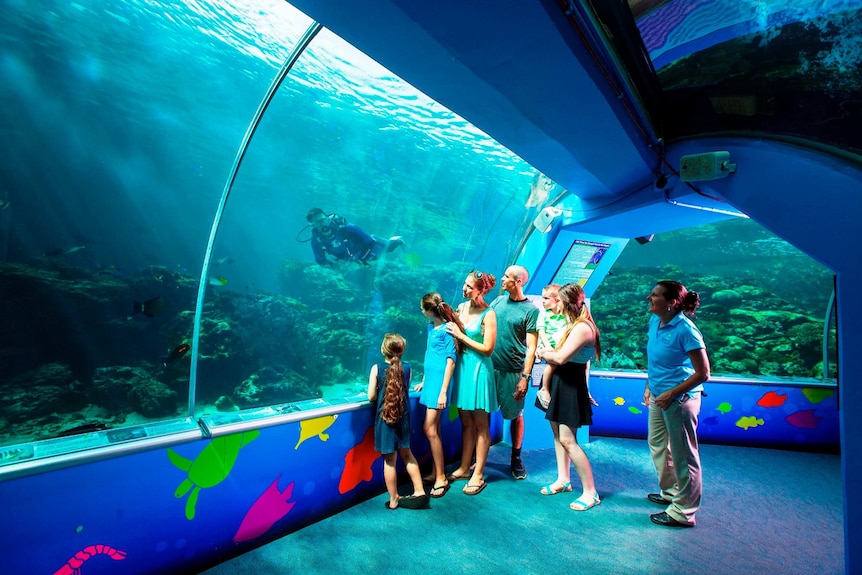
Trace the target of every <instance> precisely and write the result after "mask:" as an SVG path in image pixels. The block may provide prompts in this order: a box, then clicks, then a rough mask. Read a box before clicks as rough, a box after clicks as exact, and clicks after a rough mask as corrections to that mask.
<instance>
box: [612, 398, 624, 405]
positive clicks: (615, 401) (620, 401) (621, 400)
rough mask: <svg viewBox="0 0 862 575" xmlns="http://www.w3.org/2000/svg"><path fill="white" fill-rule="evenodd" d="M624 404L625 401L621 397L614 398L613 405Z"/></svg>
mask: <svg viewBox="0 0 862 575" xmlns="http://www.w3.org/2000/svg"><path fill="white" fill-rule="evenodd" d="M625 404H626V400H625V399H623V398H622V397H615V398H614V405H625Z"/></svg>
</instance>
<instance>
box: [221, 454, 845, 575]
mask: <svg viewBox="0 0 862 575" xmlns="http://www.w3.org/2000/svg"><path fill="white" fill-rule="evenodd" d="M586 450H587V454H588V455H589V457H590V459H591V461H592V463H593V471H594V475H595V478H596V485H597V487H598V489H599V494H600V495H601V497H602V504H601V505H600V506H598V507H596V508H594V509H591V510H589V511H586V512H575V511H571V510H570V509H569V502H570V501H572V499H574V497H576V496H577V495H578V494H579V488H578V486H577V485H575V484H574V483H573V486H574V487H575V491H574V492H573V493H570V494H560V495H555V496H542V495H540V494H539V490H540V489H541V487H542V485H544V484H545V483H548V482H550V481H553V480H554V478H555V475H556V474H555V471H554V469H555V465H554V457H553V450H551V449H543V450H536V451H530V452H526V453H525V454H524V463H525V465H526V467H527V470H528V472H529V474H530V475H529V477H527V479H526V480H524V481H515V480H513V479H512V477H511V475H510V474H509V466H508V460H509V446H508V445H505V444H498V445H496V446H494V447H493V448H492V450H491V459H490V465H489V468H488V474H487V480H488V487H487V488H486V489H485V490H484V491H483V492H482V493H480V494H479V495H477V496H475V497H469V496H467V495H464V494H463V493H462V492H461V491H460V490H461V488H462V487H463V486H464V482H458V483H455V484H453V488H452V489H451V490H450V491H449V493H448V494H447V495H446V496H445V497H443V498H440V499H432V500H431V501H432V503H431V505H432V508H431V509H427V510H417V511H411V510H406V509H399V510H396V511H390V510H387V509H385V508H384V505H383V502H384V501H386V496H385V495H383V494H381V495H380V496H379V497H376V498H373V499H370V500H368V501H365V502H363V503H361V504H359V505H357V506H355V507H353V508H351V509H349V510H347V511H345V512H343V513H340V514H338V515H336V516H334V517H330V518H328V519H325V520H323V521H320V522H318V523H315V524H313V525H310V526H308V527H306V528H304V529H302V530H300V531H297V532H295V533H293V534H291V535H288V536H287V537H284V538H282V539H279V540H277V541H274V542H272V543H269V544H268V545H265V546H263V547H260V548H258V549H256V550H254V551H251V552H249V553H246V554H245V555H242V556H240V557H237V558H235V559H233V560H230V561H227V562H225V563H223V564H221V565H219V566H217V567H215V568H213V569H209V570H207V571H205V573H206V574H207V575H241V574H249V575H251V574H254V575H260V574H264V573H266V574H297V575H299V574H302V575H313V574H317V573H321V574H322V573H364V574H367V575H385V574H389V573H392V574H403V573H417V574H419V573H423V574H426V573H427V574H430V573H441V574H442V573H470V574H471V575H482V574H489V575H490V574H494V575H499V574H508V573H517V574H533V573H536V574H538V573H541V574H543V575H544V574H547V573H590V574H622V573H626V574H640V573H650V574H674V573H685V574H687V575H693V574H752V575H753V574H758V575H760V574H772V573H775V574H779V573H781V574H785V573H793V574H795V575H800V574H808V573H810V574H818V575H821V574H839V573H843V572H844V536H843V511H842V495H841V463H840V458H839V456H837V455H822V454H812V453H797V452H790V451H777V450H767V449H753V448H739V447H728V446H719V445H702V446H701V457H702V464H703V469H704V498H703V505H702V508H701V510H700V512H699V513H698V516H697V520H698V524H697V526H696V527H695V528H693V529H673V528H667V527H660V526H657V525H653V524H652V523H651V522H650V520H649V514H650V513H656V512H659V511H661V510H662V508H661V506H658V505H655V504H654V503H650V502H649V501H647V499H646V494H647V492H650V491H655V489H656V485H655V477H654V470H653V468H652V463H651V462H650V460H649V455H648V453H647V448H646V444H645V442H644V441H643V440H632V439H618V438H604V437H594V438H593V440H592V442H591V443H590V444H589V445H587V446H586ZM572 475H573V478H576V476H575V475H574V473H573V474H572ZM403 487H404V488H405V490H406V489H407V486H406V485H405V486H403Z"/></svg>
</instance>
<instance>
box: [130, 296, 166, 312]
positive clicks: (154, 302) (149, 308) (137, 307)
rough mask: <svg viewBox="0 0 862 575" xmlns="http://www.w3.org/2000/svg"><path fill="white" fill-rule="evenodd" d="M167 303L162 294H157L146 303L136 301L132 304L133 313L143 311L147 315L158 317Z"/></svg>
mask: <svg viewBox="0 0 862 575" xmlns="http://www.w3.org/2000/svg"><path fill="white" fill-rule="evenodd" d="M164 305H165V300H164V299H162V297H161V296H156V297H154V298H153V299H148V300H147V301H145V302H144V303H141V302H139V301H135V302H134V303H133V304H132V315H133V316H134V315H137V314H139V313H143V314H144V315H145V316H147V317H156V316H157V315H159V314H160V313H161V312H162V308H163V307H164Z"/></svg>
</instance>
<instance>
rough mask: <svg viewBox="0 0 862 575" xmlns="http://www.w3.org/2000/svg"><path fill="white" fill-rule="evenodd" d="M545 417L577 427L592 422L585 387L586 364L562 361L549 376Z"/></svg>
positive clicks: (590, 406) (572, 427)
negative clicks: (548, 392) (549, 388)
mask: <svg viewBox="0 0 862 575" xmlns="http://www.w3.org/2000/svg"><path fill="white" fill-rule="evenodd" d="M545 419H547V420H548V421H555V422H557V423H562V424H563V425H565V426H567V427H569V428H571V429H577V428H578V427H581V426H582V425H591V424H592V423H593V406H592V404H591V403H590V393H589V391H588V389H587V364H585V363H572V362H569V363H564V364H563V365H558V366H557V367H556V369H554V375H553V377H552V378H551V403H550V405H548V411H546V412H545Z"/></svg>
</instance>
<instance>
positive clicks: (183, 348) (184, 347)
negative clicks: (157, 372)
mask: <svg viewBox="0 0 862 575" xmlns="http://www.w3.org/2000/svg"><path fill="white" fill-rule="evenodd" d="M191 348H192V346H190V345H189V344H187V343H181V344H180V345H178V346H177V347H175V348H174V349H173V350H171V353H170V355H168V357H166V358H165V360H164V361H163V362H162V364H163V365H164V366H165V367H167V366H168V364H169V363H173V362H175V361H177V360H178V359H180V358H181V357H182V356H184V355H185V354H187V353H188V352H189V350H190V349H191Z"/></svg>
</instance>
